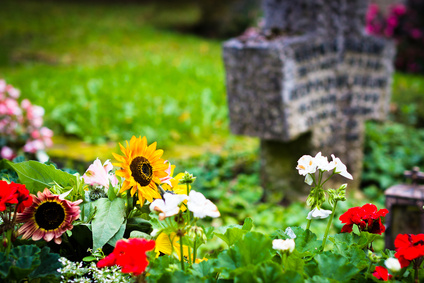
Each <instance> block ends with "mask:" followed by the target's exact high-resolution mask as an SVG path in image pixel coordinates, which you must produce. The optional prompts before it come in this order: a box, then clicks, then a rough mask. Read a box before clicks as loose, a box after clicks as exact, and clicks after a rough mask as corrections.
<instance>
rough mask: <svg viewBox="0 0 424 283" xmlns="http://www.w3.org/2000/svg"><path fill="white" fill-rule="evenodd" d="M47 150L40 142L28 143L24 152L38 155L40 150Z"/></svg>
mask: <svg viewBox="0 0 424 283" xmlns="http://www.w3.org/2000/svg"><path fill="white" fill-rule="evenodd" d="M43 149H45V146H44V143H43V142H42V141H40V140H32V141H27V143H26V144H25V145H24V151H25V152H29V153H36V152H37V151H39V150H43Z"/></svg>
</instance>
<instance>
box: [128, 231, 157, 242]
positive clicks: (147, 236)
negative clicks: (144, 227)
mask: <svg viewBox="0 0 424 283" xmlns="http://www.w3.org/2000/svg"><path fill="white" fill-rule="evenodd" d="M130 238H143V239H147V240H152V239H154V237H152V236H150V234H146V233H143V232H140V231H132V232H131V233H130Z"/></svg>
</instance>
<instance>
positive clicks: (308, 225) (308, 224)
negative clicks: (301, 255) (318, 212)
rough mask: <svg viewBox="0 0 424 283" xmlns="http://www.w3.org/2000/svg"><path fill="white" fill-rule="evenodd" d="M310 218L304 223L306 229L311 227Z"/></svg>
mask: <svg viewBox="0 0 424 283" xmlns="http://www.w3.org/2000/svg"><path fill="white" fill-rule="evenodd" d="M311 222H312V219H308V223H307V224H306V230H309V227H311Z"/></svg>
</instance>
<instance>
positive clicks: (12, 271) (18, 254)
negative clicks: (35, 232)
mask: <svg viewBox="0 0 424 283" xmlns="http://www.w3.org/2000/svg"><path fill="white" fill-rule="evenodd" d="M59 257H60V256H59V255H58V254H55V253H51V252H50V249H49V248H48V247H44V248H43V249H40V248H39V247H37V246H35V245H24V246H17V247H14V248H13V249H12V250H11V251H10V253H9V254H8V255H6V254H5V253H2V252H0V259H1V261H0V262H1V263H0V278H2V279H4V280H8V281H17V282H20V281H21V280H23V279H28V280H33V279H39V278H43V279H45V280H47V279H51V280H57V279H58V278H59V272H58V271H57V269H58V268H60V267H62V264H61V263H60V262H59Z"/></svg>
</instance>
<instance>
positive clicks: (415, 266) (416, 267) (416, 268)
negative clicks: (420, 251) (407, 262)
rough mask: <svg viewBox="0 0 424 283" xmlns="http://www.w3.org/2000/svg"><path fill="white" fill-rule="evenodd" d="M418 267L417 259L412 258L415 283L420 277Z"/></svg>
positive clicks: (417, 282)
mask: <svg viewBox="0 0 424 283" xmlns="http://www.w3.org/2000/svg"><path fill="white" fill-rule="evenodd" d="M419 267H420V264H419V261H418V259H415V260H414V268H415V280H414V282H415V283H419V282H420V279H419V277H418V272H419Z"/></svg>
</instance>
